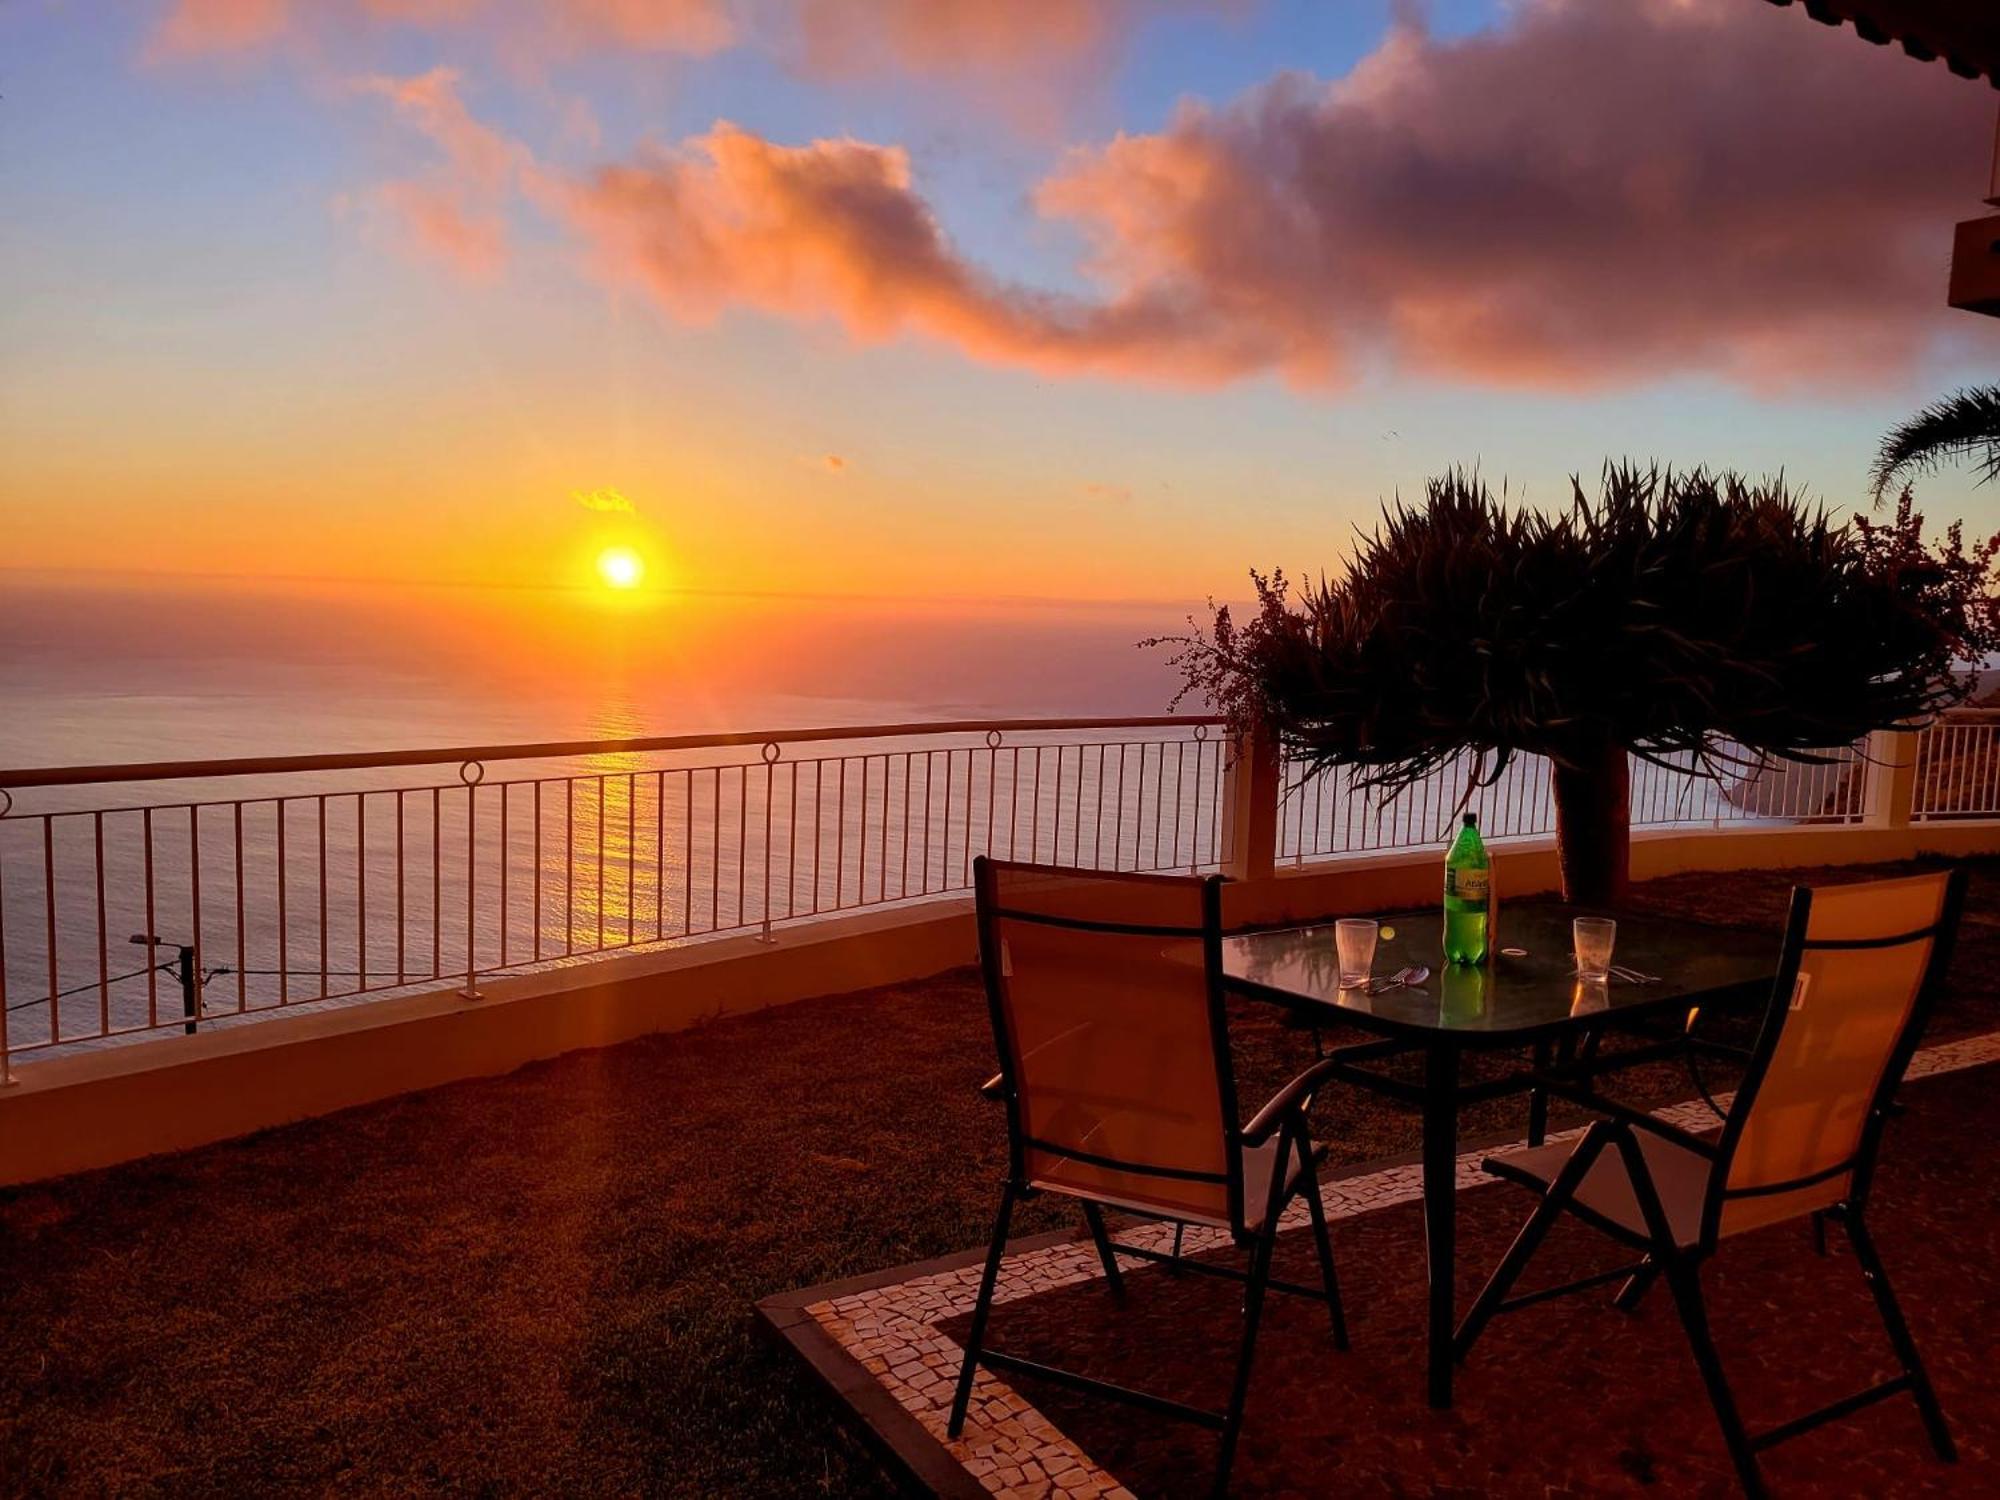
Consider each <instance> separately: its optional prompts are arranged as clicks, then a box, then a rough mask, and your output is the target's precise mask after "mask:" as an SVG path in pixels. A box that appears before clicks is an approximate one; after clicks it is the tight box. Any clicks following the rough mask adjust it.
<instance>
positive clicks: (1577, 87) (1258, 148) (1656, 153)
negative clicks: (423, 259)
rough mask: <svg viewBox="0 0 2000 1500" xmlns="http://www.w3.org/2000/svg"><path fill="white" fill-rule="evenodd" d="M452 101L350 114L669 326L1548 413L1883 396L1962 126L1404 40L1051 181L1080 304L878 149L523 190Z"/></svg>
mask: <svg viewBox="0 0 2000 1500" xmlns="http://www.w3.org/2000/svg"><path fill="white" fill-rule="evenodd" d="M450 85H451V80H450V79H449V77H448V76H447V77H444V78H443V79H442V80H440V79H439V76H438V75H429V82H428V83H426V80H411V81H408V83H407V84H406V85H405V87H404V90H403V91H402V92H397V91H393V90H384V92H386V93H388V94H389V96H390V97H392V98H393V99H395V100H396V103H397V108H398V109H399V110H400V111H402V112H403V114H404V115H405V117H406V118H408V119H409V120H411V122H412V123H414V124H416V125H417V126H419V128H421V129H423V130H425V131H426V133H428V134H430V135H431V136H432V138H433V139H435V140H437V141H438V142H439V144H440V146H441V147H442V148H443V149H444V152H445V155H446V158H447V161H448V162H449V163H451V164H452V174H453V175H454V177H455V178H456V179H458V180H465V181H470V182H473V183H475V184H479V183H484V184H489V185H490V184H492V183H493V182H495V181H500V180H505V179H507V178H509V177H510V176H511V177H512V179H513V180H514V181H515V182H516V183H517V185H518V186H521V187H523V188H525V189H526V190H527V191H528V193H529V196H530V197H531V198H532V199H533V201H535V202H536V204H537V205H538V206H539V207H540V208H541V209H542V210H543V211H544V212H547V213H549V214H551V215H552V216H553V217H555V218H556V219H557V220H558V221H559V222H561V223H562V224H564V225H565V226H567V227H568V228H570V229H571V230H572V231H573V232H574V233H575V234H576V235H577V236H578V237H579V238H580V240H581V242H582V243H583V245H584V246H585V248H586V251H587V253H588V256H589V259H590V261H591V263H592V265H593V266H594V267H595V269H596V271H597V273H598V274H599V275H600V276H602V277H603V278H604V279H605V280H606V281H607V282H608V283H610V284H612V285H614V286H618V287H629V288H636V289H638V290H639V291H641V292H643V293H644V294H645V295H646V296H647V297H648V298H649V299H650V300H652V301H653V302H654V303H655V304H656V305H657V306H658V307H660V308H661V309H662V311H663V312H665V313H666V314H667V315H669V316H671V317H674V318H678V319H682V320H688V321H702V320H708V319H712V318H715V317H717V316H719V315H721V314H723V313H725V312H727V311H729V310H731V309H735V308H750V309H755V310H758V311H760V312H762V313H765V314H768V315H773V316H778V317H783V318H788V319H794V320H798V321H825V322H830V323H832V324H834V325H836V326H838V327H840V328H842V329H844V330H845V331H846V332H847V333H848V334H849V335H851V336H852V337H854V338H855V339H857V340H860V341H864V342H875V341H881V340H885V339H890V338H894V337H898V336H901V335H906V334H913V335H917V336H921V337H926V338H929V339H932V340H934V341H938V342H941V343H944V344H947V345H950V346H952V347H955V348H957V349H959V350H961V351H963V352H965V353H966V354H968V355H970V356H972V357H974V358H977V359H982V360H986V361H990V362H993V363H998V364H1006V365H1013V366H1019V367H1024V368H1029V369H1033V370H1037V371H1042V372H1046V373H1050V374H1074V373H1081V372H1098V373H1103V374H1107V375H1113V376H1117V377H1121V378H1138V379H1145V380H1164V381H1178V382H1193V383H1213V382H1219V381H1224V380H1229V379H1234V378H1240V377H1246V376H1254V375H1259V374H1265V373H1275V374H1278V375H1280V376H1281V377H1283V378H1284V379H1286V380H1288V381H1290V382H1292V383H1294V384H1296V385H1301V386H1326V385H1332V384H1337V383H1340V382H1342V381H1345V380H1348V379H1351V378H1352V377H1353V376H1354V374H1355V373H1356V372H1357V371H1358V370H1360V369H1363V368H1377V367H1384V366H1386V367H1389V368H1400V369H1405V370H1412V371H1417V372H1422V373H1427V374H1442V375H1445V376H1447V377H1451V378H1457V379H1462V380H1466V381H1471V382H1478V383H1484V384H1491V385H1506V386H1543V387H1567V388H1578V387H1590V386H1598V385H1605V384H1612V383H1619V382H1637V381H1646V380H1655V379H1660V378H1665V377H1670V376H1674V375H1679V374H1704V375H1711V376H1719V377H1721V378H1724V379H1727V380H1731V381H1734V382H1736V383H1739V384H1743V385H1748V386H1755V387H1760V388H1761V387H1771V386H1784V385H1794V384H1801V383H1809V382H1820V381H1829V380H1830V381H1851V382H1862V381H1869V380H1881V379H1885V378H1892V377H1894V376H1896V375H1898V374H1900V373H1902V372H1903V371H1904V370H1906V369H1907V367H1908V366H1909V365H1910V364H1911V363H1912V362H1913V361H1914V360H1916V359H1918V358H1919V357H1921V355H1922V354H1923V353H1924V351H1925V350H1926V349H1927V348H1928V347H1929V346H1930V345H1931V343H1932V342H1933V341H1934V340H1935V339H1936V338H1937V336H1938V333H1939V329H1940V326H1941V324H1942V323H1943V320H1944V319H1945V318H1946V317H1948V316H1949V315H1948V314H1947V313H1946V312H1945V310H1944V308H1943V305H1942V304H1943V286H1942V279H1943V278H1942V263H1943V254H1944V246H1945V243H1946V237H1947V235H1948V231H1949V226H1950V224H1951V222H1952V220H1953V219H1954V217H1956V216H1958V215H1960V214H1961V213H1962V212H1963V211H1965V210H1966V209H1967V208H1968V202H1967V200H1968V198H1969V196H1970V195H1971V194H1972V193H1973V192H1974V191H1976V186H1977V184H1978V183H1979V182H1980V181H1981V166H1982V156H1983V152H1984V149H1985V146H1986V144H1987V141H1988V139H1989V133H1990V121H1989V115H1988V111H1989V110H1990V108H1991V104H1990V98H1989V95H1988V94H1987V93H1986V91H1984V90H1982V89H1979V88H1976V87H1972V86H1970V85H1965V84H1961V83H1960V82H1959V81H1957V80H1955V79H1953V78H1951V77H1950V76H1949V75H1947V74H1945V73H1944V72H1943V71H1942V70H1941V69H1935V68H1925V67H1921V66H1919V65H1917V64H1916V63H1914V62H1912V61H1910V60H1909V59H1906V58H1903V57H1900V56H1898V55H1895V54H1893V53H1890V52H1887V51H1884V50H1879V49H1874V48H1870V47H1866V46H1860V45H1857V44H1856V43H1855V41H1854V38H1853V37H1852V36H1843V35H1840V34H1837V33H1833V32H1829V31H1822V30H1821V29H1819V28H1816V27H1809V26H1803V25H1800V24H1798V18H1797V17H1796V16H1791V15H1787V14H1785V13H1784V12H1782V11H1779V10H1777V9H1776V8H1773V7H1764V6H1758V5H1751V4H1745V3H1743V0H1619V3H1616V4H1613V3H1608V0H1607V3H1594V4H1590V5H1581V4H1572V3H1565V0H1523V3H1522V4H1520V5H1519V6H1518V7H1516V9H1514V10H1513V11H1512V12H1510V15H1509V19H1508V20H1507V21H1506V22H1505V23H1504V24H1503V25H1501V26H1500V27H1498V28H1496V29H1494V30H1491V31H1488V32H1483V33H1479V34H1476V35H1473V36H1469V37H1464V38H1457V39H1449V40H1441V39H1438V38H1434V37H1431V36H1429V35H1427V34H1426V33H1424V32H1423V31H1422V30H1420V29H1418V28H1416V27H1413V26H1404V27H1402V28H1400V29H1398V30H1397V31H1395V32H1393V33H1392V34H1391V36H1390V37H1389V38H1388V39H1387V40H1385V42H1384V43H1383V44H1382V46H1381V47H1379V48H1378V49H1377V50H1376V51H1375V52H1374V53H1373V54H1371V55H1370V56H1369V57H1368V58H1366V59H1365V60H1364V61H1363V62H1362V63H1361V64H1360V65H1359V66H1358V67H1357V68H1356V69H1355V70H1354V71H1353V72H1351V73H1350V74H1349V75H1348V76H1347V77H1345V78H1343V79H1339V80H1336V81H1333V82H1324V81H1319V80H1314V79H1311V78H1308V77H1305V76H1302V75H1284V76H1280V77H1278V78H1275V79H1273V80H1271V81H1270V82H1268V83H1266V84H1264V85H1262V86H1260V87H1258V88H1255V89H1252V90H1250V91H1249V92H1247V93H1246V94H1244V95H1243V96H1241V97H1239V98H1238V99H1237V100H1235V101H1234V102H1232V103H1230V104H1228V105H1227V106H1224V107H1220V108H1215V107H1209V106H1204V105H1199V104H1189V105H1186V106H1184V107H1183V108H1182V109H1181V111H1180V112H1179V113H1178V114H1177V116H1176V117H1175V119H1174V120H1173V121H1172V122H1171V124H1170V125H1169V126H1168V127H1167V128H1166V129H1165V130H1163V131H1160V132H1158V133H1152V134H1143V135H1130V136H1119V137H1117V138H1116V139H1114V140H1112V141H1110V142H1109V143H1106V144H1104V145H1101V146H1097V147H1092V148H1086V149H1081V150H1078V151H1075V152H1073V153H1071V154H1070V155H1069V156H1068V157H1067V158H1066V159H1065V161H1064V162H1063V164H1062V165H1061V167H1060V168H1059V170H1058V171H1057V172H1056V173H1055V174H1054V175H1053V176H1052V177H1051V178H1049V179H1048V180H1047V181H1046V182H1045V183H1044V184H1043V185H1042V187H1041V189H1040V190H1039V192H1038V193H1037V195H1036V199H1035V202H1036V206H1037V208H1038V210H1039V211H1040V213H1042V214H1043V215H1045V216H1047V217H1048V218H1049V219H1051V220H1056V221H1063V222H1067V223H1069V224H1070V225H1072V226H1074V228H1075V229H1076V230H1077V231H1078V232H1079V233H1080V235H1081V236H1082V240H1083V243H1084V245H1085V247H1086V256H1085V259H1084V262H1083V271H1084V273H1085V276H1086V278H1087V280H1088V284H1089V289H1088V290H1085V291H1071V292H1063V293H1058V292H1053V291H1047V290H1042V289H1039V288H1034V287H1028V286H1022V285H1019V284H1016V283H1012V282H1009V281H1007V280H1004V279H1002V278H1000V277H997V276H995V275H993V274H991V273H990V272H988V271H987V270H985V269H984V268H982V267H981V266H980V265H978V264H977V263H976V262H975V261H973V260H972V259H971V258H969V257H968V256H966V255H965V254H964V253H963V252H962V251H961V250H959V248H958V247H957V246H955V245H954V243H953V242H952V240H951V239H950V237H949V236H948V235H947V233H946V232H945V230H944V228H943V227H942V226H941V225H940V223H939V222H938V220H937V218H936V216H935V214H934V213H933V212H932V210H931V207H930V205H929V204H928V202H927V201H926V200H925V199H924V197H923V195H922V193H921V192H920V191H919V189H918V187H917V185H916V183H915V180H914V178H913V175H912V172H911V166H910V161H909V158H908V156H907V155H906V154H905V153H904V152H903V151H901V150H899V149H897V148H895V147H890V146H882V145H876V144H871V143H868V142H863V141H855V140H821V141H815V142H812V143H810V144H807V145H803V146H790V145H781V144H776V143H773V142H771V141H768V140H765V139H763V138H762V137H759V136H757V135H754V134H752V133H750V132H749V131H746V130H743V129H740V128H738V127H736V126H733V125H729V124H726V123H725V124H718V125H717V126H716V127H715V128H714V129H712V130H711V131H709V132H708V133H707V134H705V135H702V136H699V137H696V138H694V139H692V140H689V141H686V142H683V143H681V144H680V145H679V146H678V147H675V148H659V147H655V148H649V149H647V150H645V151H642V152H641V153H639V154H638V155H637V156H635V157H634V158H633V159H631V160H628V161H625V162H622V163H616V164H612V165H609V166H605V167H603V168H601V169H599V170H597V171H596V172H594V173H590V174H587V175H584V176H581V177H575V178H555V177H552V176H546V175H543V174H542V173H540V172H539V170H537V169H534V168H533V167H532V164H531V163H530V164H528V165H526V166H523V165H521V163H522V161H523V160H524V159H525V153H521V152H519V148H517V147H513V146H511V145H510V144H509V143H506V142H503V141H501V140H500V139H499V138H498V137H497V136H493V135H492V133H491V132H488V131H485V129H484V127H482V126H480V125H478V124H477V122H476V121H473V120H471V118H470V116H468V115H466V114H465V112H464V110H463V108H462V106H460V105H458V102H457V96H456V93H455V91H454V90H453V89H452V88H451V86H450ZM510 152H514V153H518V154H517V155H509V153H510ZM496 162H497V163H500V165H499V166H498V167H495V166H494V165H492V164H493V163H496ZM481 191H493V189H491V188H490V186H489V187H482V188H481ZM1960 326H1962V322H1961V325H1960Z"/></svg>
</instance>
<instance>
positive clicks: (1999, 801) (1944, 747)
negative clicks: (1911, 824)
mask: <svg viewBox="0 0 2000 1500" xmlns="http://www.w3.org/2000/svg"><path fill="white" fill-rule="evenodd" d="M1910 817H1911V819H1912V820H1913V821H1918V822H1928V823H1934V822H1943V821H1947V820H1949V821H1954V822H1977V821H1981V820H1985V819H1993V818H2000V710H1995V709H1977V708H1973V709H1963V708H1962V709H1954V710H1952V711H1951V712H1949V713H1946V714H1944V715H1943V716H1941V717H1940V718H1939V719H1938V720H1937V722H1936V723H1934V724H1932V725H1930V726H1929V727H1928V728H1926V729H1924V730H1922V731H1921V732H1920V733H1919V734H1918V736H1917V766H1916V785H1915V786H1914V788H1913V789H1912V791H1911V794H1910Z"/></svg>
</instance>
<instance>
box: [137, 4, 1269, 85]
mask: <svg viewBox="0 0 2000 1500" xmlns="http://www.w3.org/2000/svg"><path fill="white" fill-rule="evenodd" d="M1177 3H1179V4H1181V5H1183V6H1200V5H1205V6H1211V7H1216V6H1229V5H1233V4H1235V3H1238V0H1177ZM1144 10H1145V5H1144V3H1143V0H173V4H172V5H171V6H170V7H169V8H168V10H167V12H166V14H165V16H164V18H163V19H162V21H161V23H160V25H159V28H158V30H157V31H156V33H155V35H154V43H153V50H154V51H155V52H157V53H159V54H163V55H169V56H187V55H193V54H200V53H227V52H244V51H249V50H252V49H255V48H258V47H262V46H264V45H267V44H268V43H270V42H273V41H275V40H277V39H279V38H280V37H283V36H287V35H316V34H326V33H328V32H331V31H334V30H337V29H340V28H351V27H352V26H354V25H355V24H356V23H357V22H359V23H362V24H384V23H390V24H402V25H410V26H422V27H429V28H442V27H447V26H460V27H462V26H477V27H479V28H481V29H483V30H485V31H487V32H489V33H492V34H495V35H505V36H511V37H514V38H517V39H526V40H528V41H531V42H540V43H544V44H546V43H549V42H556V43H560V44H563V45H566V46H570V47H574V48H600V49H601V48H612V49H628V50H633V51H641V52H679V53H686V54H689V55H691V56H697V57H702V56H707V55H709V54H711V53H714V52H719V51H721V50H723V49H724V48H726V47H730V46H733V45H736V44H738V43H740V42H743V41H745V40H755V41H759V42H761V43H763V44H764V45H767V46H768V47H769V48H770V49H771V50H774V51H776V52H779V53H781V54H785V55H788V56H791V57H793V58H794V59H795V60H798V61H800V62H802V63H803V64H804V65H805V66H806V67H807V68H808V69H809V70H810V71H814V72H820V73H829V74H837V75H846V76H854V75H860V74H868V73H875V72H880V71H885V70H895V69H907V70H911V71H915V72H923V73H940V74H954V73H968V72H972V73H977V72H991V71H999V70H1007V69H1012V68H1018V67H1021V66H1024V65H1039V64H1042V63H1045V62H1048V61H1050V60H1052V59H1053V60H1058V61H1060V60H1078V59H1084V58H1087V57H1090V56H1093V55H1096V54H1099V53H1101V52H1102V51H1104V50H1105V49H1106V48H1108V47H1109V46H1110V45H1112V44H1113V43H1114V42H1115V41H1116V40H1117V39H1118V38H1119V37H1120V36H1121V35H1122V34H1124V33H1125V32H1127V31H1129V30H1130V29H1131V28H1132V27H1133V26H1134V25H1135V24H1136V23H1137V21H1138V20H1139V19H1140V17H1141V15H1142V14H1143V12H1144Z"/></svg>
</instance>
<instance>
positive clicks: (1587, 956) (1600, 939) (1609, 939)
mask: <svg viewBox="0 0 2000 1500" xmlns="http://www.w3.org/2000/svg"><path fill="white" fill-rule="evenodd" d="M1569 931H1570V938H1571V940H1572V941H1573V942H1574V943H1575V944H1576V972H1577V973H1578V974H1580V975H1581V976H1582V977H1583V978H1585V979H1604V978H1607V977H1609V975H1610V973H1611V945H1612V943H1614V942H1615V941H1616V940H1617V937H1618V924H1617V923H1616V922H1614V921H1613V920H1612V919H1611V918H1609V917H1578V918H1576V919H1575V920H1574V921H1573V922H1571V923H1570V924H1569Z"/></svg>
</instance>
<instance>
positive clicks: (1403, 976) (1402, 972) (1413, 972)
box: [1368, 964, 1431, 995]
mask: <svg viewBox="0 0 2000 1500" xmlns="http://www.w3.org/2000/svg"><path fill="white" fill-rule="evenodd" d="M1430 977H1431V971H1430V970H1429V969H1427V968H1425V967H1424V966H1423V965H1422V964H1411V965H1407V966H1405V967H1404V968H1400V969H1398V970H1397V971H1396V972H1395V973H1393V974H1391V975H1390V976H1389V977H1388V978H1386V979H1378V980H1375V981H1374V982H1372V983H1371V984H1370V985H1369V986H1368V993H1369V994H1371V995H1386V994H1388V993H1389V991H1391V990H1400V989H1403V988H1405V987H1406V986H1409V985H1413V984H1422V983H1423V982H1424V981H1425V980H1426V979H1428V978H1430Z"/></svg>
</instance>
